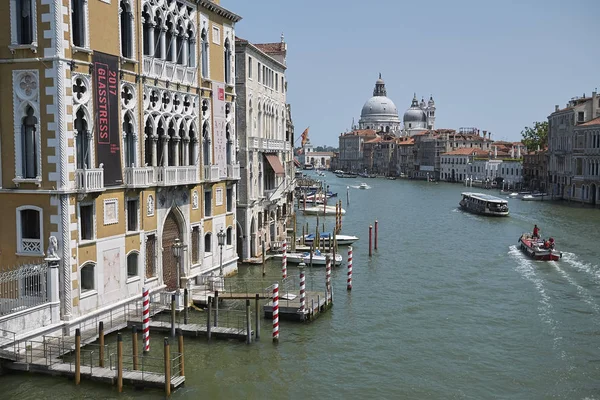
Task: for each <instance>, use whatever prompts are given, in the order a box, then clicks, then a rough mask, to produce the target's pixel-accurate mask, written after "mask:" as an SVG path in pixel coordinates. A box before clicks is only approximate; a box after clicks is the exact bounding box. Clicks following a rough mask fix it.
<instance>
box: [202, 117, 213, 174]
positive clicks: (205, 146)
mask: <svg viewBox="0 0 600 400" xmlns="http://www.w3.org/2000/svg"><path fill="white" fill-rule="evenodd" d="M211 161H212V160H211V146H210V126H209V124H208V121H204V123H203V124H202V162H203V165H211Z"/></svg>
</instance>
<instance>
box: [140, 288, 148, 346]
mask: <svg viewBox="0 0 600 400" xmlns="http://www.w3.org/2000/svg"><path fill="white" fill-rule="evenodd" d="M142 340H143V342H144V353H147V352H149V351H150V289H148V288H143V289H142Z"/></svg>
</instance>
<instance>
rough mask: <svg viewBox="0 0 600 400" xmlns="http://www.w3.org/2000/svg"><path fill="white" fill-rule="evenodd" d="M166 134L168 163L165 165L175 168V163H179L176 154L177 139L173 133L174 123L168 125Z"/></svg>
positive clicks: (177, 149)
mask: <svg viewBox="0 0 600 400" xmlns="http://www.w3.org/2000/svg"><path fill="white" fill-rule="evenodd" d="M167 133H168V137H169V146H168V150H169V153H168V157H167V158H168V163H167V164H165V165H168V166H171V167H174V166H177V163H178V161H179V157H178V153H179V148H178V145H179V137H178V136H177V134H176V131H175V122H174V121H171V122H170V123H169V129H168V131H167Z"/></svg>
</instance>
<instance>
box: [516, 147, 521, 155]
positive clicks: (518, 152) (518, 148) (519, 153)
mask: <svg viewBox="0 0 600 400" xmlns="http://www.w3.org/2000/svg"><path fill="white" fill-rule="evenodd" d="M517 158H521V146H520V145H517Z"/></svg>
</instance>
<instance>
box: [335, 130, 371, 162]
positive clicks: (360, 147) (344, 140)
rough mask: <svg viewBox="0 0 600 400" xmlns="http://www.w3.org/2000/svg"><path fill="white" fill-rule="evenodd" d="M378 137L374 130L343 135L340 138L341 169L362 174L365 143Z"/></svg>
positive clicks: (354, 131) (356, 131)
mask: <svg viewBox="0 0 600 400" xmlns="http://www.w3.org/2000/svg"><path fill="white" fill-rule="evenodd" d="M376 137H378V135H377V133H376V132H375V130H373V129H356V130H353V131H351V132H346V133H342V134H341V135H340V137H339V148H340V155H339V167H338V168H340V169H342V170H344V171H348V172H350V171H354V172H362V171H363V170H364V168H365V167H364V163H363V153H364V143H365V141H369V140H372V139H375V138H376Z"/></svg>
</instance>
